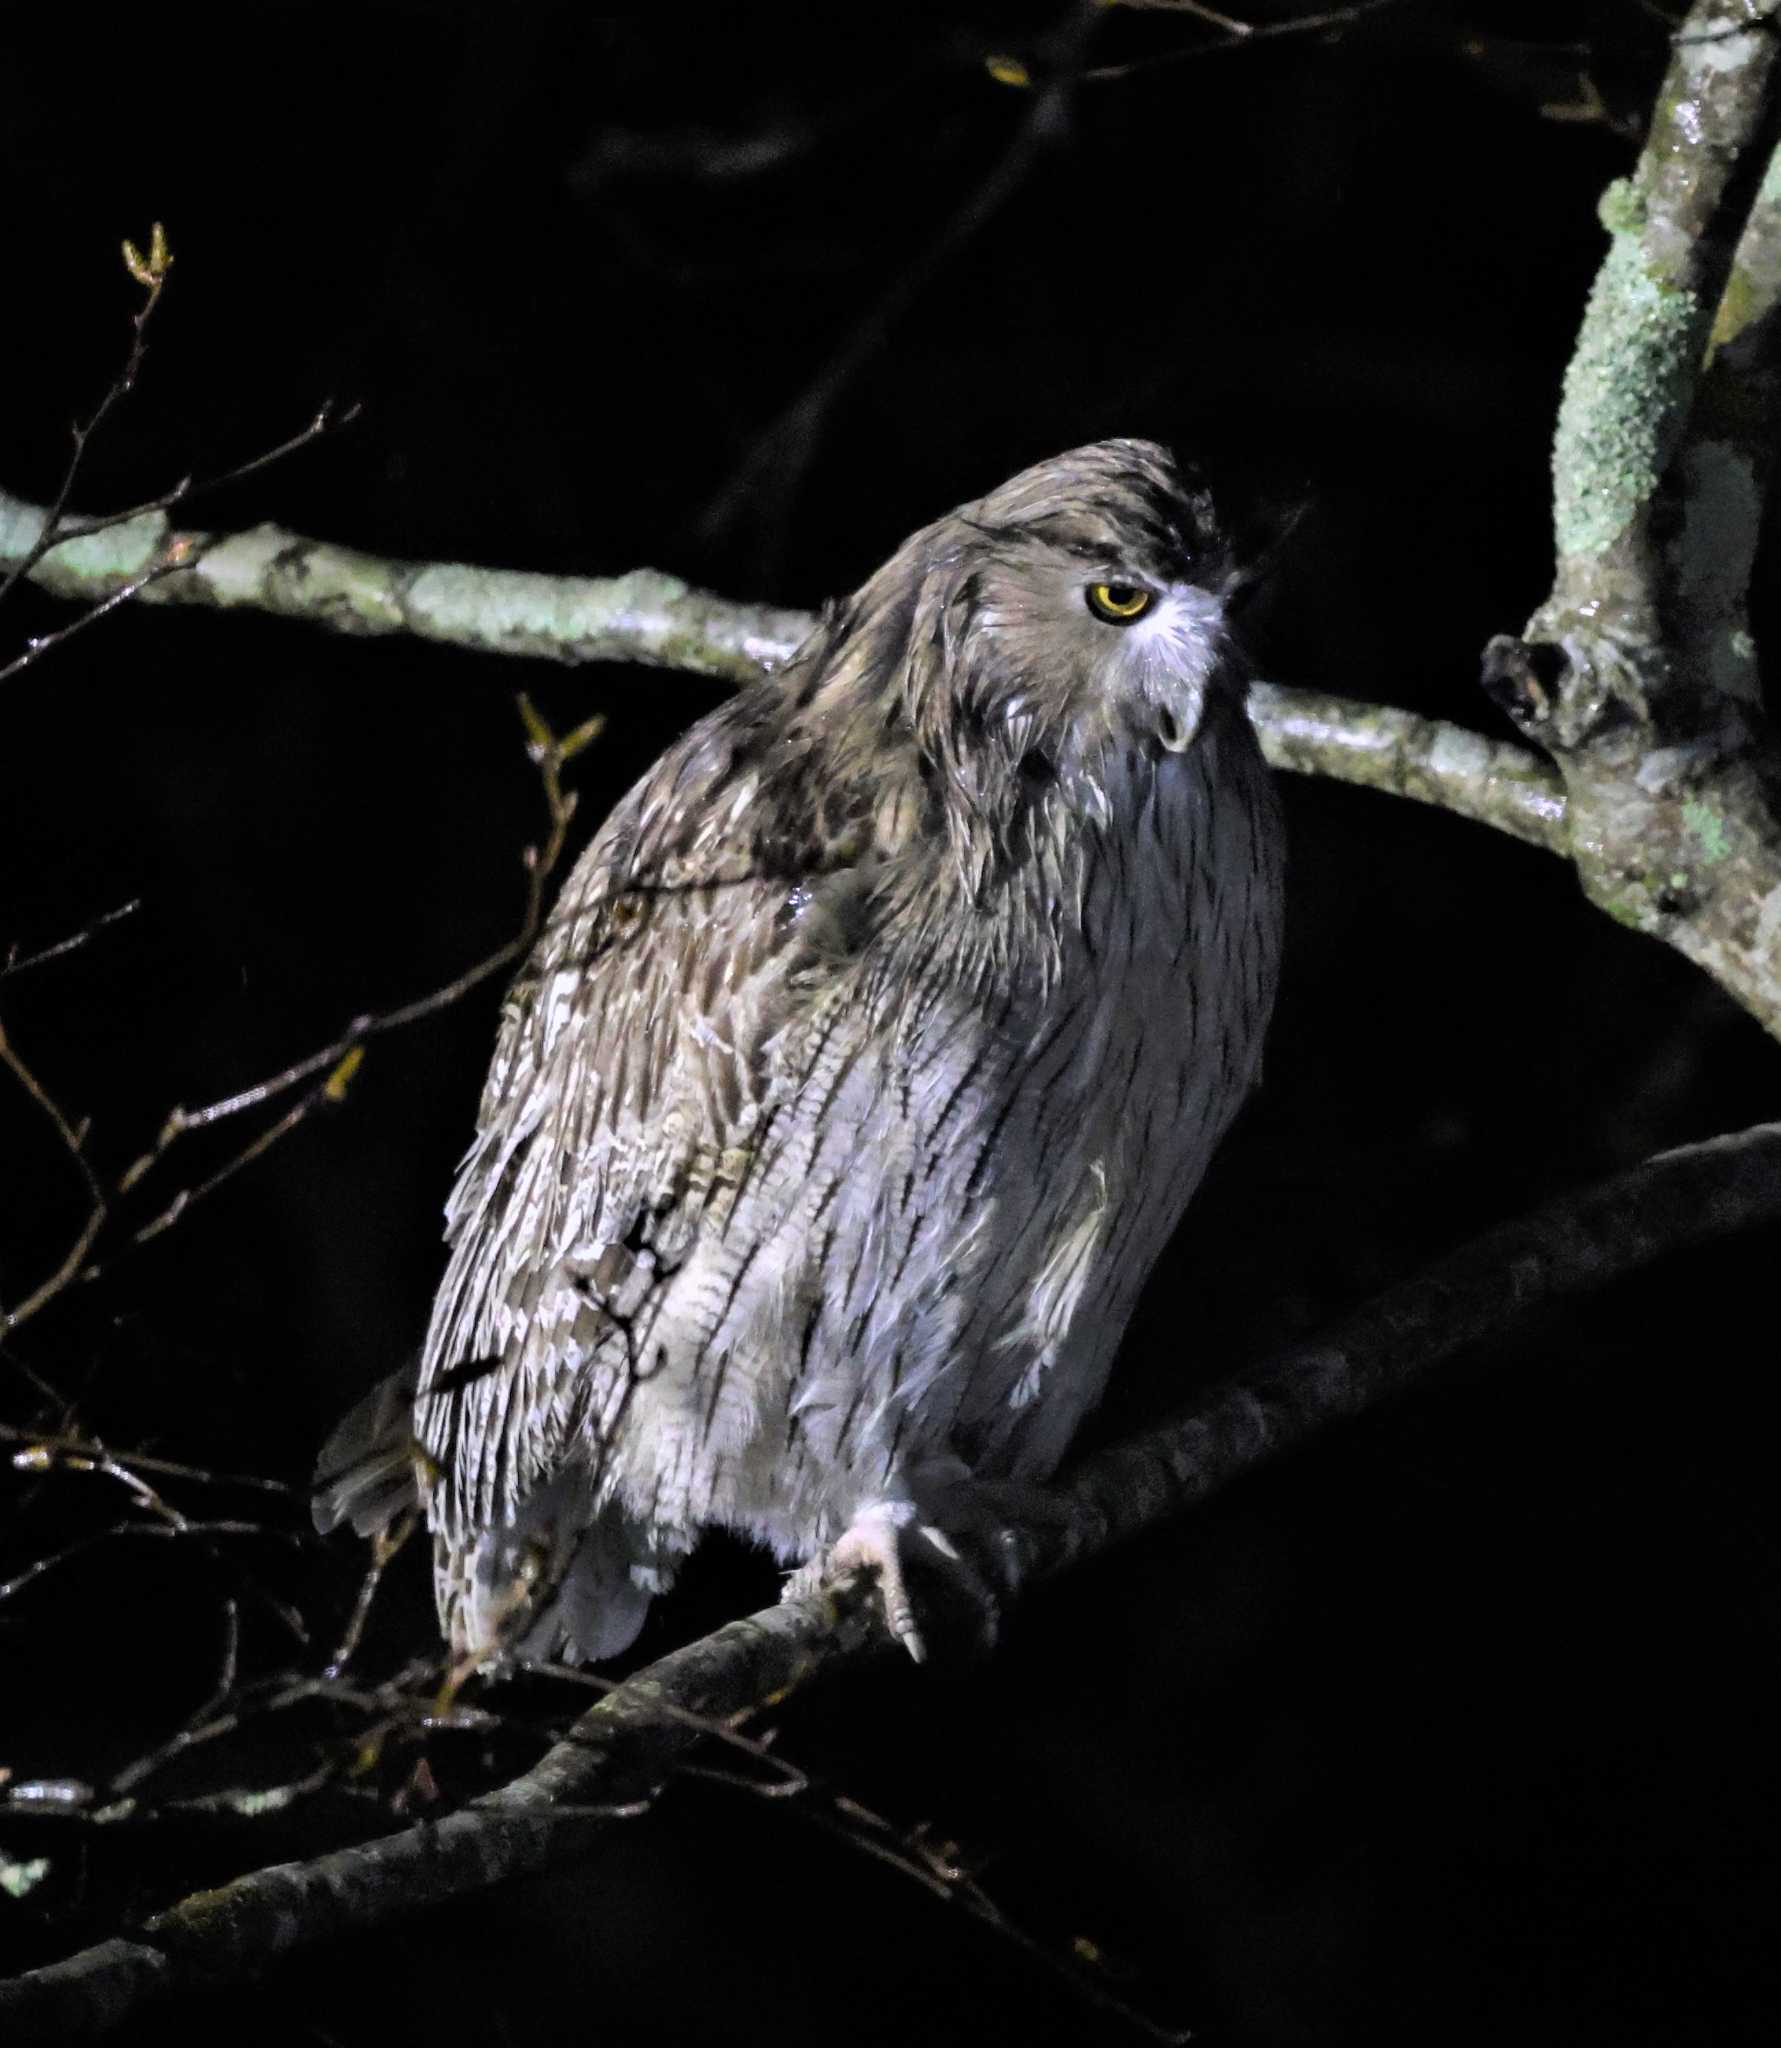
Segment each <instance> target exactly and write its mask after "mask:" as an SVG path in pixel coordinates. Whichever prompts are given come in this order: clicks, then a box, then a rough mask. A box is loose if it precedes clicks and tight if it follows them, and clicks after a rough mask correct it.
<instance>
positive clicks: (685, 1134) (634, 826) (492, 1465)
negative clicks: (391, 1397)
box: [416, 681, 870, 1542]
mask: <svg viewBox="0 0 1781 2048" xmlns="http://www.w3.org/2000/svg"><path fill="white" fill-rule="evenodd" d="M787 688H788V685H787V684H786V683H785V682H783V681H782V682H781V683H780V684H778V685H776V686H775V685H768V686H762V687H761V688H758V689H755V690H750V691H747V692H744V693H743V694H742V695H741V696H739V697H738V698H736V699H733V700H732V701H731V702H730V703H729V704H727V705H725V706H723V707H722V708H720V710H719V711H717V712H715V713H714V714H713V715H712V716H711V717H709V718H708V719H706V720H705V721H703V722H702V723H701V724H700V725H698V726H696V727H695V728H694V729H693V730H692V732H690V733H689V734H688V735H687V736H686V738H685V739H684V740H683V741H682V742H681V743H680V744H679V745H678V746H677V747H675V748H674V749H673V750H671V751H670V752H669V753H668V754H667V755H666V756H664V758H663V759H662V761H661V762H660V763H659V764H658V766H657V767H656V769H655V770H654V771H653V772H652V774H651V775H650V776H649V777H648V778H647V779H646V780H645V781H644V782H643V783H642V784H640V785H639V786H638V788H637V789H636V790H634V791H633V792H632V794H631V795H630V796H629V797H628V798H627V799H626V800H625V801H624V803H622V804H621V805H620V807H619V808H618V810H617V811H616V812H615V813H614V814H613V816H612V818H611V819H610V820H609V821H608V822H607V824H606V826H605V827H604V828H603V829H602V831H601V833H600V834H599V836H598V837H597V838H596V840H595V841H594V843H593V845H592V846H591V847H590V848H589V849H588V851H587V853H586V854H585V855H584V856H583V858H582V860H581V861H580V863H579V864H578V866H577V868H576V870H575V872H574V873H573V875H572V876H571V877H570V879H569V882H568V883H567V885H566V886H565V888H564V890H563V894H562V898H561V900H560V901H559V903H558V905H557V906H556V909H555V912H554V913H553V916H552V918H551V921H550V924H549V927H548V929H547V930H546V932H545V933H544V935H543V936H542V938H541V939H540V941H539V943H538V945H537V947H536V949H535V951H534V953H533V955H532V958H531V960H530V962H529V963H528V965H527V967H526V969H525V971H524V973H523V974H522V975H521V976H520V978H519V980H518V981H517V982H516V984H515V986H514V988H513V990H512V992H511V993H510V995H509V997H508V1000H507V1003H506V1005H505V1008H504V1010H503V1013H502V1020H501V1027H500V1033H499V1039H498V1043H497V1046H496V1051H495V1057H494V1063H493V1065H492V1067H491V1069H490V1072H489V1078H488V1083H487V1086H486V1089H485V1091H484V1094H483V1098H482V1106H481V1111H480V1115H479V1118H478V1128H477V1133H476V1137H475V1140H474V1142H473V1144H472V1146H471V1149H470V1152H469V1154H468V1155H467V1157H466V1159H465V1161H464V1164H463V1166H462V1168H461V1170H460V1173H459V1177H458V1181H457V1184H456V1188H455V1190H454V1193H453V1195H452V1198H451V1202H450V1204H449V1206H448V1210H447V1217H448V1228H447V1234H448V1237H449V1239H450V1242H451V1246H452V1252H451V1258H450V1263H449V1266H448V1269H447V1272H446V1275H445V1278H444V1281H443V1283H442V1285H441V1287H440V1290H439V1294H438V1297H437V1300H436V1302H435V1305H434V1312H433V1318H432V1323H431V1326H430V1329H429V1332H428V1336H427V1341H426V1345H425V1349H424V1353H423V1358H422V1371H421V1394H420V1400H419V1402H418V1405H417V1410H416V1418H417V1431H418V1435H419V1438H420V1441H421V1444H422V1447H423V1449H424V1451H425V1452H426V1454H427V1455H428V1457H429V1458H430V1459H431V1461H432V1464H433V1467H434V1470H435V1473H436V1475H437V1478H436V1491H435V1499H434V1521H435V1524H436V1526H443V1527H444V1528H445V1529H446V1530H447V1531H448V1532H450V1533H451V1535H452V1536H453V1539H454V1540H455V1541H458V1542H462V1541H464V1540H466V1539H468V1538H469V1537H470V1536H471V1535H472V1534H473V1533H474V1532H475V1531H476V1530H478V1529H487V1528H489V1527H490V1526H491V1525H492V1524H493V1523H494V1522H496V1521H497V1520H500V1519H503V1518H506V1517H510V1516H511V1515H512V1514H513V1512H514V1510H515V1508H516V1506H517V1505H518V1504H519V1503H520V1502H521V1501H523V1500H525V1499H526V1497H527V1496H529V1495H531V1494H532V1493H533V1492H534V1490H535V1489H536V1488H538V1487H539V1486H540V1485H541V1484H543V1483H544V1482H545V1481H548V1480H551V1479H553V1478H554V1477H555V1476H556V1475H557V1473H558V1472H559V1470H560V1469H561V1467H562V1464H563V1460H564V1454H565V1450H566V1448H567V1447H568V1446H569V1445H570V1444H571V1443H572V1442H575V1441H577V1439H578V1438H579V1439H580V1440H582V1441H583V1442H585V1440H586V1437H587V1433H588V1430H589V1428H590V1426H592V1427H598V1426H599V1425H598V1416H599V1414H600V1411H601V1408H602V1404H604V1403H605V1402H606V1401H607V1400H608V1399H609V1398H610V1396H611V1391H612V1390H611V1388H610V1387H609V1386H607V1385H606V1384H605V1383H606V1382H607V1381H610V1380H612V1379H613V1378H614V1376H615V1373H616V1374H618V1375H622V1374H623V1373H624V1372H625V1371H626V1370H629V1371H630V1372H631V1373H632V1374H633V1375H642V1374H644V1373H646V1372H647V1370H648V1369H649V1366H650V1363H651V1360H650V1359H649V1358H647V1357H638V1356H636V1355H635V1353H634V1351H633V1350H631V1348H630V1347H632V1346H633V1345H634V1344H635V1343H636V1342H637V1341H639V1340H638V1339H637V1337H636V1335H635V1333H636V1332H638V1331H640V1330H646V1329H647V1326H648V1311H649V1308H650V1304H651V1299H652V1297H653V1295H654V1294H655V1292H656V1291H657V1290H659V1288H660V1287H661V1286H662V1285H663V1284H664V1283H665V1280H666V1278H667V1277H668V1276H669V1275H670V1274H671V1273H672V1271H673V1270H674V1268H675V1267H676V1266H677V1265H678V1264H679V1263H680V1262H681V1261H683V1260H684V1259H685V1257H686V1255H687V1252H688V1250H689V1248H690V1247H691V1245H692V1244H693V1242H694V1240H695V1238H696V1237H697V1235H698V1233H699V1231H700V1229H701V1228H702V1227H703V1225H704V1223H705V1222H706V1220H707V1219H708V1218H709V1217H710V1216H711V1215H712V1214H713V1213H714V1211H720V1210H721V1208H722V1206H723V1205H724V1204H725V1202H726V1201H727V1200H728V1199H729V1198H730V1197H731V1196H732V1195H733V1192H734V1189H735V1185H736V1183H737V1180H738V1179H739V1177H740V1176H742V1175H743V1174H745V1173H746V1171H747V1159H748V1148H749V1143H750V1138H751V1134H753V1133H754V1132H755V1131H756V1129H757V1127H758V1126H759V1123H760V1119H761V1117H762V1116H763V1114H764V1110H765V1105H767V1104H768V1103H769V1102H770V1101H771V1100H772V1099H773V1098H774V1096H775V1092H776V1090H777V1089H778V1087H779V1084H780V1080H781V1078H782V1077H781V1076H780V1074H779V1072H778V1068H779V1067H780V1066H781V1065H782V1064H783V1062H784V1060H785V1059H786V1058H787V1057H788V1054H787V1051H786V1048H787V1046H788V1044H789V1042H790V1041H791V1040H792V1039H794V1038H795V1037H796V1032H795V1030H788V1028H787V1027H788V1024H795V1021H796V1018H797V1015H798V1014H799V1013H800V1012H801V1011H807V1010H808V1009H809V1008H811V1007H812V1006H814V1005H816V1004H819V1003H820V1002H821V1000H822V994H823V990H824V988H825V986H832V985H833V981H834V977H835V975H836V973H837V972H838V971H839V970H840V968H841V965H842V963H843V957H844V955H845V952H846V950H847V937H846V936H843V937H841V938H839V939H838V938H837V934H838V933H844V928H845V927H846V924H847V919H846V918H845V917H837V916H836V915H834V914H833V906H834V905H835V904H836V903H837V902H845V901H846V900H847V899H848V898H849V897H850V895H851V894H853V893H857V891H856V890H855V878H856V875H857V873H858V871H859V870H860V868H861V867H862V865H863V864H864V863H863V862H862V852H863V849H864V847H865V841H866V839H867V838H869V837H870V834H869V833H865V834H862V831H861V830H860V829H859V818H858V808H859V807H858V804H857V803H856V802H855V801H854V800H853V799H851V798H848V797H847V796H846V795H845V794H844V792H842V791H841V790H840V789H838V787H837V786H836V783H835V781H834V779H833V778H830V779H828V780H826V781H825V779H824V778H823V777H822V776H820V775H813V774H811V773H809V772H807V769H808V764H801V763H800V762H798V761H796V760H792V761H791V762H790V763H789V765H788V759H787V751H786V736H785V733H784V732H783V730H782V729H781V728H782V725H783V717H784V713H783V703H784V700H783V699H782V698H778V697H776V694H775V693H776V690H777V691H784V690H786V689H787ZM764 780H769V781H770V782H771V788H770V789H769V790H768V791H767V792H766V797H765V800H763V782H764ZM852 936H854V937H857V936H858V934H857V932H856V933H854V934H853V935H852ZM615 1359H616V1360H617V1361H618V1364H617V1365H616V1366H615V1365H614V1360H615ZM590 1418H592V1421H590Z"/></svg>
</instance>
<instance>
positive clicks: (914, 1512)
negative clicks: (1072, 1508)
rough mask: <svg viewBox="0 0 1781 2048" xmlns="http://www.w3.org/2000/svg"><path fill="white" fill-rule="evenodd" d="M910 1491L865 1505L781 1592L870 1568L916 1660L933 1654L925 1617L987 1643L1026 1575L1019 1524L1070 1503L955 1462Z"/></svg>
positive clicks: (1061, 1513)
mask: <svg viewBox="0 0 1781 2048" xmlns="http://www.w3.org/2000/svg"><path fill="white" fill-rule="evenodd" d="M911 1491H912V1492H914V1493H916V1494H917V1495H918V1496H919V1498H918V1499H914V1500H911V1499H907V1498H904V1499H894V1500H886V1501H875V1502H874V1503H873V1504H872V1505H871V1506H870V1507H867V1508H863V1509H861V1511H860V1512H859V1513H858V1514H857V1515H855V1517H854V1519H853V1521H852V1522H851V1523H850V1524H849V1525H848V1527H847V1528H846V1529H845V1530H844V1531H843V1532H842V1534H841V1535H840V1537H839V1538H838V1539H837V1540H836V1541H835V1542H834V1543H833V1544H832V1545H831V1546H830V1547H829V1549H828V1550H827V1551H826V1552H824V1553H823V1554H822V1555H821V1556H819V1557H816V1558H813V1559H812V1560H811V1562H810V1563H809V1564H807V1565H805V1566H804V1567H803V1569H802V1570H801V1571H798V1572H795V1573H794V1574H793V1575H792V1577H791V1579H790V1581H789V1582H788V1583H787V1586H786V1589H785V1597H786V1598H787V1599H800V1598H809V1597H811V1596H813V1595H820V1594H822V1593H825V1592H829V1591H832V1590H833V1589H834V1588H836V1587H838V1586H840V1585H842V1584H845V1583H847V1582H848V1581H850V1580H852V1579H853V1578H855V1577H856V1576H857V1575H858V1574H860V1573H862V1572H870V1573H871V1574H872V1576H873V1577H874V1578H875V1579H876V1580H877V1582H878V1596H879V1599H880V1600H881V1601H882V1603H883V1606H884V1619H885V1626H886V1627H887V1628H888V1629H889V1630H890V1632H891V1634H892V1635H893V1636H895V1637H896V1638H897V1640H898V1641H899V1642H900V1643H901V1644H902V1645H903V1647H904V1648H905V1649H906V1650H907V1651H908V1652H909V1654H910V1656H911V1657H913V1658H914V1659H915V1661H916V1662H917V1663H918V1664H921V1663H925V1662H926V1661H927V1657H928V1635H929V1633H931V1629H929V1628H924V1621H925V1622H928V1623H930V1624H931V1623H932V1622H934V1621H936V1620H944V1621H945V1622H946V1623H947V1624H948V1626H947V1627H946V1629H945V1631H944V1632H945V1633H946V1634H947V1635H949V1636H952V1637H955V1638H956V1637H958V1636H959V1635H960V1634H961V1632H963V1633H966V1634H969V1635H970V1636H972V1637H974V1638H975V1642H976V1645H977V1647H978V1648H979V1649H980V1650H987V1649H989V1648H990V1647H992V1646H993V1645H994V1643H995V1639H996V1636H997V1634H998V1633H999V1630H1000V1625H1001V1607H1002V1602H1003V1600H1004V1598H1005V1597H1006V1596H1007V1595H1008V1594H1010V1593H1012V1592H1013V1591H1014V1590H1015V1589H1016V1587H1017V1586H1018V1584H1019V1581H1020V1562H1021V1560H1020V1538H1019V1534H1018V1531H1019V1529H1020V1527H1021V1526H1022V1525H1028V1526H1030V1525H1035V1524H1036V1525H1038V1526H1040V1527H1045V1526H1048V1525H1050V1524H1052V1523H1054V1522H1055V1521H1057V1520H1058V1519H1059V1518H1061V1517H1065V1516H1067V1512H1068V1511H1067V1509H1066V1508H1065V1507H1064V1505H1063V1504H1062V1502H1061V1501H1060V1500H1059V1498H1058V1496H1057V1495H1056V1494H1054V1493H1051V1492H1050V1491H1048V1490H1047V1489H1046V1488H1044V1487H1040V1486H1035V1485H1032V1484H1030V1483H1028V1482H1026V1481H1019V1480H983V1479H975V1478H972V1477H970V1476H969V1475H968V1474H963V1473H962V1468H953V1467H951V1466H950V1465H948V1466H944V1467H938V1466H937V1467H935V1468H932V1469H930V1470H928V1471H925V1472H924V1473H923V1474H921V1475H920V1477H919V1483H917V1484H916V1485H914V1486H912V1488H911ZM912 1577H913V1578H916V1579H918V1580H920V1579H926V1580H927V1581H928V1582H929V1584H930V1586H931V1587H932V1588H933V1594H932V1596H931V1597H928V1598H924V1599H921V1600H918V1599H917V1597H916V1594H915V1592H914V1591H913V1590H912V1588H911V1584H910V1581H911V1578H912ZM936 1610H940V1612H936ZM961 1615H962V1616H963V1617H964V1620H965V1628H964V1630H963V1631H961V1629H960V1627H959V1625H958V1624H959V1618H960V1617H961Z"/></svg>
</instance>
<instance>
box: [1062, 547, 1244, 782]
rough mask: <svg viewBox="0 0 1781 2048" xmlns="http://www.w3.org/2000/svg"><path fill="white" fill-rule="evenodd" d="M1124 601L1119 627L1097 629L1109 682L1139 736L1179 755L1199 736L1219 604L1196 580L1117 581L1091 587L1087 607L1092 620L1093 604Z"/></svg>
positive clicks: (1114, 622)
mask: <svg viewBox="0 0 1781 2048" xmlns="http://www.w3.org/2000/svg"><path fill="white" fill-rule="evenodd" d="M1109 584H1111V598H1113V599H1119V598H1123V599H1125V600H1126V601H1127V603H1128V604H1131V603H1133V602H1134V601H1135V600H1136V599H1137V598H1138V597H1139V596H1140V594H1142V597H1143V600H1144V601H1143V602H1142V603H1138V604H1136V607H1135V609H1133V610H1131V612H1130V615H1129V619H1128V620H1127V621H1126V622H1125V623H1123V624H1122V623H1120V622H1119V614H1118V610H1117V606H1114V607H1113V617H1112V618H1111V619H1110V620H1108V622H1107V623H1106V624H1105V625H1103V626H1102V627H1101V628H1100V632H1101V636H1102V637H1103V639H1104V640H1105V641H1106V642H1108V643H1110V644H1109V645H1108V646H1107V647H1106V651H1105V659H1106V661H1107V663H1108V670H1109V681H1110V683H1111V684H1112V687H1113V688H1114V690H1115V691H1116V692H1117V694H1118V695H1119V696H1120V697H1122V698H1123V699H1124V700H1125V702H1126V705H1127V707H1128V711H1129V713H1130V715H1132V716H1133V717H1134V718H1135V720H1136V723H1137V725H1138V728H1139V731H1140V735H1141V736H1142V737H1144V738H1149V737H1151V736H1154V737H1155V738H1156V739H1157V740H1158V741H1159V742H1160V743H1161V745H1162V747H1163V748H1164V750H1165V751H1167V752H1169V753H1172V754H1179V753H1184V752H1185V751H1186V750H1187V748H1188V747H1189V746H1191V745H1192V743H1193V739H1194V735H1195V734H1196V733H1197V732H1198V731H1199V727H1200V720H1201V717H1202V716H1203V714H1204V712H1205V708H1206V692H1207V688H1208V686H1209V685H1210V683H1211V681H1212V677H1213V674H1214V672H1215V670H1216V669H1217V667H1218V663H1219V659H1220V655H1221V652H1222V650H1223V645H1224V611H1225V607H1224V599H1223V598H1222V597H1221V596H1220V595H1219V594H1218V593H1217V592H1216V591H1211V590H1207V589H1205V588H1204V587H1203V586H1202V585H1200V584H1197V583H1176V582H1171V583H1166V584H1162V585H1160V586H1159V585H1156V584H1139V583H1138V582H1137V581H1136V580H1135V579H1132V580H1130V581H1128V582H1127V583H1126V584H1125V585H1124V586H1121V584H1120V583H1119V582H1118V580H1117V579H1109V582H1108V583H1103V582H1099V581H1097V582H1095V583H1091V584H1090V585H1089V586H1088V588H1087V592H1086V602H1087V608H1088V610H1089V612H1090V613H1091V614H1093V616H1094V617H1095V618H1096V619H1097V620H1101V619H1106V618H1107V614H1106V613H1105V612H1104V611H1103V610H1102V608H1101V605H1100V604H1098V603H1097V602H1096V599H1097V597H1100V598H1101V599H1102V600H1103V602H1107V601H1108V600H1109Z"/></svg>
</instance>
